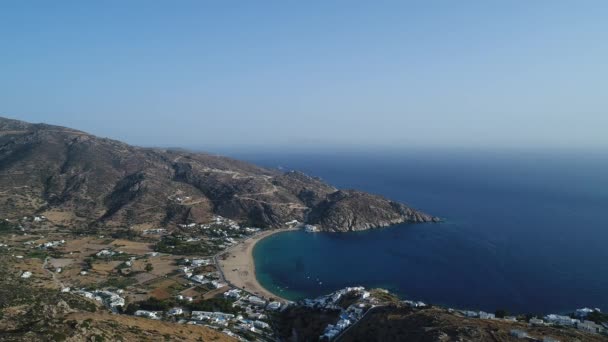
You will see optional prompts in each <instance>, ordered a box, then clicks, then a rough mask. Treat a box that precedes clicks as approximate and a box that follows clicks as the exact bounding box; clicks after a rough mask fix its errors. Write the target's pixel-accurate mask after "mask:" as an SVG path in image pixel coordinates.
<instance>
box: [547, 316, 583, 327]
mask: <svg viewBox="0 0 608 342" xmlns="http://www.w3.org/2000/svg"><path fill="white" fill-rule="evenodd" d="M545 321H546V322H548V323H552V324H557V325H563V326H573V325H575V324H576V323H578V322H580V321H579V320H578V319H574V318H570V317H568V316H561V315H555V314H550V315H547V316H545Z"/></svg>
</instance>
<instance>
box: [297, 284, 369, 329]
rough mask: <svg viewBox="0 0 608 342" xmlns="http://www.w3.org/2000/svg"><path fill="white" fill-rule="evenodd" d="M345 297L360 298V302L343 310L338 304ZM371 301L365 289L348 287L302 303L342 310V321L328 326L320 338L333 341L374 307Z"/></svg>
mask: <svg viewBox="0 0 608 342" xmlns="http://www.w3.org/2000/svg"><path fill="white" fill-rule="evenodd" d="M345 295H355V296H359V300H358V301H356V302H355V303H354V304H351V305H350V306H348V307H347V308H346V309H342V307H340V306H339V305H338V303H339V301H340V299H342V297H343V296H345ZM371 299H372V298H370V293H369V292H368V291H366V290H365V288H364V287H361V286H359V287H347V288H344V289H341V290H338V291H336V292H333V293H331V294H329V295H326V296H321V297H318V298H316V299H305V300H304V301H303V302H302V303H303V304H304V305H306V306H309V307H314V308H325V309H339V310H341V312H340V319H339V320H338V321H337V322H336V323H335V324H328V325H327V327H325V330H324V331H323V334H322V335H321V336H320V339H329V340H332V339H334V338H335V337H337V336H338V335H339V334H341V333H342V332H343V331H344V330H346V329H347V328H348V327H350V326H351V325H353V324H354V323H356V322H357V321H359V320H360V319H361V318H362V317H363V315H364V314H365V312H367V310H368V309H369V308H370V307H372V306H373V304H371Z"/></svg>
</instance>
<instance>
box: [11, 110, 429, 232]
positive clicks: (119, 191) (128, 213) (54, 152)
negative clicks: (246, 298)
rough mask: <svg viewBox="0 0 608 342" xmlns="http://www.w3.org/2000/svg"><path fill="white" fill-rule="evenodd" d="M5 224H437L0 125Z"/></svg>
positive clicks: (372, 200) (282, 177)
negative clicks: (28, 219) (217, 220)
mask: <svg viewBox="0 0 608 342" xmlns="http://www.w3.org/2000/svg"><path fill="white" fill-rule="evenodd" d="M0 175H1V177H0V194H1V195H0V217H3V218H18V217H22V216H28V215H33V214H38V215H45V216H46V217H47V218H48V219H50V220H51V221H53V222H55V223H59V224H65V225H73V224H81V225H82V224H86V225H99V226H125V225H130V226H138V225H142V226H165V225H167V224H170V223H187V222H201V221H205V220H207V219H209V218H210V217H211V216H212V215H213V214H218V215H222V216H225V217H228V218H231V219H235V220H239V221H244V222H248V223H250V224H252V225H258V226H266V227H279V226H281V225H282V224H283V223H284V222H286V221H290V220H293V219H297V220H299V221H302V222H308V223H312V224H317V225H319V226H320V227H321V228H322V229H325V230H331V231H348V230H362V229H368V228H374V227H380V226H386V225H390V224H395V223H401V222H429V221H434V220H436V218H434V217H432V216H429V215H427V214H424V213H422V212H419V211H417V210H414V209H412V208H409V207H407V206H405V205H403V204H400V203H396V202H392V201H389V200H387V199H385V198H382V197H380V196H376V195H370V194H366V193H362V192H358V191H350V190H349V191H342V190H338V189H336V188H334V187H332V186H330V185H328V184H326V183H324V182H322V181H321V180H319V179H317V178H313V177H310V176H307V175H305V174H303V173H300V172H287V173H282V172H278V171H276V170H269V169H264V168H260V167H257V166H255V165H251V164H248V163H245V162H240V161H237V160H233V159H229V158H225V157H220V156H215V155H210V154H204V153H192V152H187V151H182V150H169V149H154V148H141V147H135V146H130V145H128V144H125V143H122V142H119V141H115V140H110V139H105V138H99V137H95V136H93V135H90V134H87V133H84V132H81V131H77V130H74V129H69V128H65V127H58V126H51V125H46V124H30V123H26V122H22V121H17V120H11V119H5V118H0Z"/></svg>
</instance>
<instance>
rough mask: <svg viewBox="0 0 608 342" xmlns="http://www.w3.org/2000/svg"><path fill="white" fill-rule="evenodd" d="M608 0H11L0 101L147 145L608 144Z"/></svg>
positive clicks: (2, 12) (0, 62) (1, 37)
mask: <svg viewBox="0 0 608 342" xmlns="http://www.w3.org/2000/svg"><path fill="white" fill-rule="evenodd" d="M606 17H608V3H606V2H603V1H586V2H584V3H572V2H567V1H536V2H508V3H487V2H482V1H470V2H466V3H463V2H448V1H431V2H424V3H407V4H406V3H402V2H389V1H383V2H374V3H373V4H372V3H368V4H354V3H351V2H340V1H339V2H333V3H322V2H315V3H311V2H307V3H294V2H269V3H265V5H260V4H253V3H231V4H230V5H228V4H227V3H200V2H189V1H184V2H180V3H178V4H175V3H170V2H154V3H150V2H143V1H133V2H129V3H123V2H103V3H86V4H85V3H79V2H52V3H49V2H43V1H40V2H36V1H33V2H13V3H8V2H6V3H2V4H0V41H1V42H2V43H0V47H1V51H2V53H0V74H1V75H2V77H1V78H0V102H1V103H2V106H1V107H0V115H1V116H6V117H10V118H15V119H20V120H25V121H29V122H45V123H50V124H56V125H62V126H68V127H72V128H76V129H79V130H83V131H87V132H90V133H93V134H95V135H99V136H103V137H109V138H113V139H118V140H122V141H125V142H128V143H131V144H135V145H141V146H164V147H166V146H175V147H185V148H190V149H202V150H206V151H211V152H218V153H225V152H226V151H229V150H231V149H232V150H237V149H245V150H247V149H249V150H264V149H273V148H274V149H277V148H281V149H291V148H293V149H296V148H300V149H306V148H309V149H315V148H316V149H322V148H337V149H353V150H356V149H395V150H399V149H406V148H409V149H446V148H450V149H481V150H492V149H499V150H500V149H503V150H530V149H532V150H540V149H546V150H576V149H591V150H602V149H605V148H607V147H608V135H607V134H606V133H605V130H606V127H608V113H606V108H608V96H606V89H608V64H606V63H605V61H606V60H608V45H606V44H604V41H605V38H606V36H608V23H607V22H606V20H605V18H606Z"/></svg>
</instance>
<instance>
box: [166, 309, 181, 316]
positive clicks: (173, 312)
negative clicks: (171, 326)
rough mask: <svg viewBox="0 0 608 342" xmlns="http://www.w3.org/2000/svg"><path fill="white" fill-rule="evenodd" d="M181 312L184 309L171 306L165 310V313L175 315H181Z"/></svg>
mask: <svg viewBox="0 0 608 342" xmlns="http://www.w3.org/2000/svg"><path fill="white" fill-rule="evenodd" d="M183 313H184V310H183V309H182V308H173V309H171V310H169V311H168V312H167V315H169V316H177V315H181V314H183Z"/></svg>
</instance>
